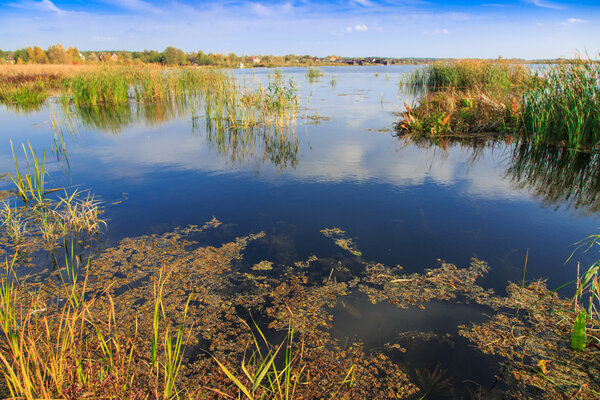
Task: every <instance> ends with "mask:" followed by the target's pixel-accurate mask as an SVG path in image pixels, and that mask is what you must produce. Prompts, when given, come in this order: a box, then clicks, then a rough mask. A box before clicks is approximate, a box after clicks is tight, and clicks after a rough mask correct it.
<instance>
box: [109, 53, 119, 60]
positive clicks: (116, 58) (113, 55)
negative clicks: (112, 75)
mask: <svg viewBox="0 0 600 400" xmlns="http://www.w3.org/2000/svg"><path fill="white" fill-rule="evenodd" d="M110 58H112V60H113V61H114V62H117V61H119V56H117V55H116V54H115V53H113V54H112V56H110Z"/></svg>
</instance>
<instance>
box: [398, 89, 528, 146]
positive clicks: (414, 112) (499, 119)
mask: <svg viewBox="0 0 600 400" xmlns="http://www.w3.org/2000/svg"><path fill="white" fill-rule="evenodd" d="M518 101H519V97H517V96H516V95H507V94H505V93H504V94H501V93H499V92H493V93H484V92H482V91H477V90H470V91H464V92H463V91H455V90H446V91H441V92H434V93H431V94H429V95H427V96H426V97H425V98H423V99H422V100H421V103H420V104H419V105H418V106H415V107H411V106H410V105H408V104H405V111H404V112H403V113H402V121H401V122H399V123H398V125H397V129H398V130H399V131H400V132H403V133H412V134H424V135H427V136H439V135H448V134H452V133H478V132H492V131H500V132H512V131H514V130H515V129H516V126H517V123H518V120H519V117H520V112H521V110H520V108H519V105H518Z"/></svg>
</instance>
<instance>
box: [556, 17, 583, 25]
mask: <svg viewBox="0 0 600 400" xmlns="http://www.w3.org/2000/svg"><path fill="white" fill-rule="evenodd" d="M586 23H587V21H586V20H584V19H580V18H569V19H568V20H566V21H564V22H561V23H560V24H561V25H562V26H570V25H579V24H586Z"/></svg>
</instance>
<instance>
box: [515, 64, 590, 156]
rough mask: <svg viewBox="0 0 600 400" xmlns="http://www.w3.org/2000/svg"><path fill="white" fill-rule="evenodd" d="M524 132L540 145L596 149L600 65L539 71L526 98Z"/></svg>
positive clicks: (552, 68) (558, 67)
mask: <svg viewBox="0 0 600 400" xmlns="http://www.w3.org/2000/svg"><path fill="white" fill-rule="evenodd" d="M522 109H523V111H522V112H523V119H522V124H521V126H522V130H523V134H524V136H525V137H527V138H528V139H530V140H533V141H534V142H536V143H540V142H550V143H557V142H563V143H564V144H566V145H567V146H568V147H571V148H579V147H594V146H597V145H598V141H599V139H600V64H598V63H597V62H592V61H589V60H588V61H580V62H574V63H569V64H559V65H554V66H551V67H549V68H548V69H545V70H542V71H541V72H539V73H538V74H537V75H536V76H535V79H533V81H532V83H531V87H530V89H529V90H527V91H526V92H525V94H524V96H523V103H522Z"/></svg>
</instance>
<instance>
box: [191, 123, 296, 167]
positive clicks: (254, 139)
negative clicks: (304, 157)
mask: <svg viewBox="0 0 600 400" xmlns="http://www.w3.org/2000/svg"><path fill="white" fill-rule="evenodd" d="M196 129H198V128H196ZM205 133H206V142H207V143H208V144H209V146H210V148H211V149H213V150H215V151H216V153H217V154H219V155H220V156H223V157H225V158H226V159H228V160H230V162H231V164H233V165H235V164H244V163H247V162H249V161H259V162H262V163H267V162H270V163H271V164H272V165H274V166H276V167H277V168H278V169H279V170H284V169H286V168H296V165H297V164H298V152H299V151H300V145H299V142H298V138H297V137H296V131H295V127H293V128H288V127H279V126H251V127H248V128H232V129H216V128H214V127H213V126H212V125H210V124H206V130H205Z"/></svg>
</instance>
